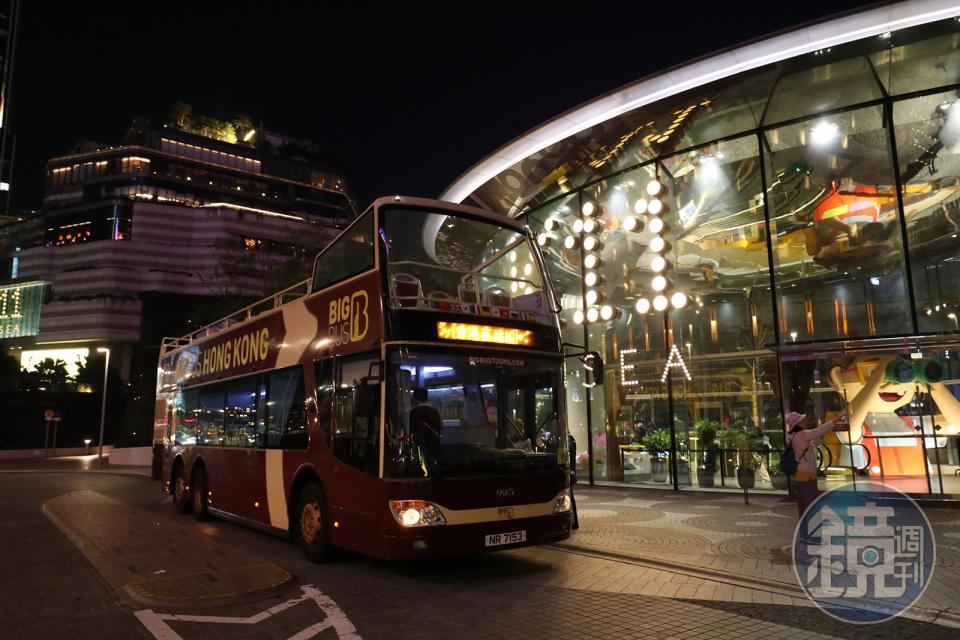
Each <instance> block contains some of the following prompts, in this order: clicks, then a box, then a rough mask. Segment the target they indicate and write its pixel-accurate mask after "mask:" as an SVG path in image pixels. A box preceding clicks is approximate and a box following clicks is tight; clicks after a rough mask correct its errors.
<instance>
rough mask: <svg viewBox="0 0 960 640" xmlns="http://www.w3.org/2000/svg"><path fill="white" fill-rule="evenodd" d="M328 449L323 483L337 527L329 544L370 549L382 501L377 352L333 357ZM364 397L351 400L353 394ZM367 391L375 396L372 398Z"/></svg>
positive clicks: (374, 542) (375, 536)
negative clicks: (328, 471)
mask: <svg viewBox="0 0 960 640" xmlns="http://www.w3.org/2000/svg"><path fill="white" fill-rule="evenodd" d="M334 369H335V382H334V397H333V442H332V447H331V449H332V452H333V455H334V457H335V458H336V459H337V461H338V463H337V464H334V465H333V468H334V473H333V475H332V477H328V478H325V482H327V484H328V487H327V497H328V500H329V503H330V508H331V512H332V513H331V516H332V517H333V519H334V520H335V521H339V522H340V523H341V526H340V527H339V528H338V529H337V530H336V531H335V533H334V535H335V536H336V535H337V534H341V535H342V536H343V538H342V539H341V540H335V543H337V544H339V545H341V546H353V547H359V548H370V545H371V544H376V543H377V541H378V540H379V537H378V535H379V534H378V529H377V517H378V514H379V511H380V510H382V507H383V505H382V504H380V502H379V500H378V499H377V496H379V495H380V490H379V489H380V487H379V475H380V420H381V417H380V390H381V387H382V381H381V382H380V383H379V384H378V383H377V380H376V377H377V376H379V375H380V373H381V372H380V359H379V354H378V353H370V354H364V355H359V356H348V357H337V358H336V359H335V361H334ZM361 396H362V397H363V398H365V400H364V401H362V402H357V399H358V398H361ZM373 396H376V399H375V401H374V399H373Z"/></svg>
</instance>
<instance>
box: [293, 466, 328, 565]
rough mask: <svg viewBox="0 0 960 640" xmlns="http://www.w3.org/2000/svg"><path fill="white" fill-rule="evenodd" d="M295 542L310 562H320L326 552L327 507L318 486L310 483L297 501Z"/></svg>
mask: <svg viewBox="0 0 960 640" xmlns="http://www.w3.org/2000/svg"><path fill="white" fill-rule="evenodd" d="M296 526H297V540H298V541H299V542H300V548H301V549H302V550H303V555H305V556H306V557H307V560H309V561H310V562H322V561H323V560H324V558H325V557H326V556H327V554H328V550H327V547H328V545H327V507H326V500H324V497H323V491H322V490H321V489H320V485H318V484H317V483H315V482H312V483H310V484H308V485H306V486H305V487H304V488H303V489H302V490H301V491H300V498H299V500H297V525H296Z"/></svg>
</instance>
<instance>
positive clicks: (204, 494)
mask: <svg viewBox="0 0 960 640" xmlns="http://www.w3.org/2000/svg"><path fill="white" fill-rule="evenodd" d="M190 485H191V489H192V492H191V494H192V502H193V517H194V518H196V519H197V520H200V521H203V520H206V519H208V518H209V517H210V510H209V504H210V499H209V497H208V496H209V493H208V491H209V489H208V488H207V470H206V469H204V468H203V466H199V467H197V468H196V469H194V471H193V481H192V482H191V483H190Z"/></svg>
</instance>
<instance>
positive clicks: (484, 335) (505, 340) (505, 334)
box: [437, 322, 533, 347]
mask: <svg viewBox="0 0 960 640" xmlns="http://www.w3.org/2000/svg"><path fill="white" fill-rule="evenodd" d="M437 337H438V338H440V339H442V340H466V341H468V342H491V343H494V344H510V345H521V346H525V347H528V346H530V345H531V344H533V332H532V331H528V330H526V329H510V328H508V327H492V326H489V325H485V324H465V323H462V322H437Z"/></svg>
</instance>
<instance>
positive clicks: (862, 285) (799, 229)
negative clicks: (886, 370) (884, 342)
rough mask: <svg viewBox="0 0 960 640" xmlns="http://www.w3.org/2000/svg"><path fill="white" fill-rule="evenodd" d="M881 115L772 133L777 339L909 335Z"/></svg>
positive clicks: (857, 114)
mask: <svg viewBox="0 0 960 640" xmlns="http://www.w3.org/2000/svg"><path fill="white" fill-rule="evenodd" d="M882 111H883V110H882V108H881V107H869V108H865V109H858V110H855V111H847V112H844V113H839V114H834V115H830V116H823V117H818V118H814V119H811V120H807V121H804V122H801V123H797V124H793V125H789V126H785V127H781V128H778V129H772V130H769V131H767V132H765V133H764V134H763V135H764V140H765V145H766V148H767V152H768V153H767V159H766V162H767V163H768V164H767V167H768V169H767V182H768V184H769V187H768V189H769V192H770V223H771V231H772V233H773V234H774V237H773V240H774V243H775V246H774V247H773V256H774V266H775V277H776V286H777V304H778V311H779V331H780V340H781V341H782V342H784V343H792V342H803V341H810V340H829V339H843V338H847V337H868V336H885V335H897V334H902V333H905V329H906V332H909V330H910V329H911V328H912V326H913V323H912V318H911V316H912V314H911V313H910V311H909V305H908V304H906V303H905V301H906V299H907V288H906V284H905V278H904V267H903V253H902V251H901V229H900V212H899V206H898V203H897V197H896V187H895V179H894V173H893V167H892V164H891V159H890V144H889V135H888V132H887V129H886V128H885V127H884V123H883V118H882Z"/></svg>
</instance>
